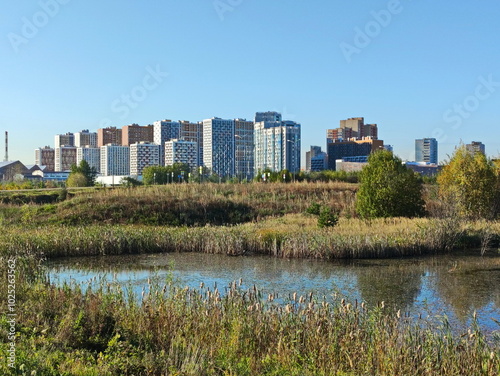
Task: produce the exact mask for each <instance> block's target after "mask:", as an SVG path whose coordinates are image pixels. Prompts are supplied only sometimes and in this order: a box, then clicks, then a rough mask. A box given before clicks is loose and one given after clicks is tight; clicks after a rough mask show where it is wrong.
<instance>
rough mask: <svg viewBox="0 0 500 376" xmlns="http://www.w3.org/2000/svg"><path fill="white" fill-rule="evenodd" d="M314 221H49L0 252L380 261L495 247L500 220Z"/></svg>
mask: <svg viewBox="0 0 500 376" xmlns="http://www.w3.org/2000/svg"><path fill="white" fill-rule="evenodd" d="M315 223H316V222H315V219H314V218H313V217H310V216H307V215H287V216H284V217H280V218H274V219H268V220H266V221H260V222H256V223H245V224H241V225H237V226H205V227H165V226H136V225H99V226H97V225H89V226H55V225H49V226H43V227H37V228H32V229H30V230H28V231H27V230H26V228H24V227H17V226H7V227H4V229H3V231H2V232H1V233H0V254H4V255H12V254H16V253H17V252H18V251H20V250H23V251H27V252H33V253H35V254H39V255H43V256H45V257H65V256H90V255H119V254H138V253H157V252H203V253H211V254H227V255H233V256H237V255H244V254H263V255H271V256H275V257H283V258H315V259H324V260H332V259H339V258H343V259H349V258H384V257H402V256H415V255H424V254H437V253H444V252H450V251H452V250H453V249H456V248H461V247H465V246H479V245H481V243H482V242H483V240H484V237H485V235H484V234H487V235H488V237H489V240H488V245H489V246H498V234H500V224H499V222H488V223H482V222H478V223H470V224H461V223H459V222H457V221H455V220H450V219H428V218H421V219H406V218H393V219H378V220H372V221H363V220H360V219H353V218H351V219H345V218H342V219H341V220H340V221H339V224H338V225H337V226H336V227H334V228H329V229H320V228H318V227H317V226H316V224H315ZM490 235H491V236H490Z"/></svg>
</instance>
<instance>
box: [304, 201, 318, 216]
mask: <svg viewBox="0 0 500 376" xmlns="http://www.w3.org/2000/svg"><path fill="white" fill-rule="evenodd" d="M320 211H321V205H320V204H318V203H317V202H314V203H312V204H311V205H310V206H309V207H308V208H307V209H306V213H307V214H313V215H319V214H320Z"/></svg>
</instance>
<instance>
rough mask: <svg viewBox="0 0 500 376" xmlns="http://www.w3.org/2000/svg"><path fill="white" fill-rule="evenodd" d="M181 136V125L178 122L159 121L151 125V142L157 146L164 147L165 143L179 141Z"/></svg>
mask: <svg viewBox="0 0 500 376" xmlns="http://www.w3.org/2000/svg"><path fill="white" fill-rule="evenodd" d="M180 136H181V124H180V123H179V122H178V121H172V120H160V121H155V122H154V123H153V141H154V143H155V144H157V145H165V142H167V141H169V140H173V139H179V138H180Z"/></svg>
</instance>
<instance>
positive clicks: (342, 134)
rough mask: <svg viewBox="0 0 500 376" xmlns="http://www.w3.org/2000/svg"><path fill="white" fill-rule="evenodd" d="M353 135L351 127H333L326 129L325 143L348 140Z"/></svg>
mask: <svg viewBox="0 0 500 376" xmlns="http://www.w3.org/2000/svg"><path fill="white" fill-rule="evenodd" d="M353 137H354V136H353V131H352V128H334V129H327V130H326V143H330V142H333V141H335V140H348V139H350V138H353Z"/></svg>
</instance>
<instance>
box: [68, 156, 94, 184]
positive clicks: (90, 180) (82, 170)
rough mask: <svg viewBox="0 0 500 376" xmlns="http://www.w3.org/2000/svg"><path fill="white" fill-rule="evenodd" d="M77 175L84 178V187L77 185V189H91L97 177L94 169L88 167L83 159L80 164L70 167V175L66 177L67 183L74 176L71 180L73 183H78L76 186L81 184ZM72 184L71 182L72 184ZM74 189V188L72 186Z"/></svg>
mask: <svg viewBox="0 0 500 376" xmlns="http://www.w3.org/2000/svg"><path fill="white" fill-rule="evenodd" d="M79 174H81V175H83V177H84V178H85V183H84V185H78V187H92V186H94V184H95V178H96V176H97V171H96V169H95V168H94V167H90V165H89V164H88V162H87V161H86V160H85V159H82V161H81V162H80V164H79V165H78V166H77V165H72V166H71V173H70V175H69V177H68V181H69V180H70V178H71V177H72V175H76V177H75V178H74V179H72V180H74V182H78V184H82V181H81V177H80V176H78V175H79ZM72 184H73V182H72ZM74 187H75V186H74Z"/></svg>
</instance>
